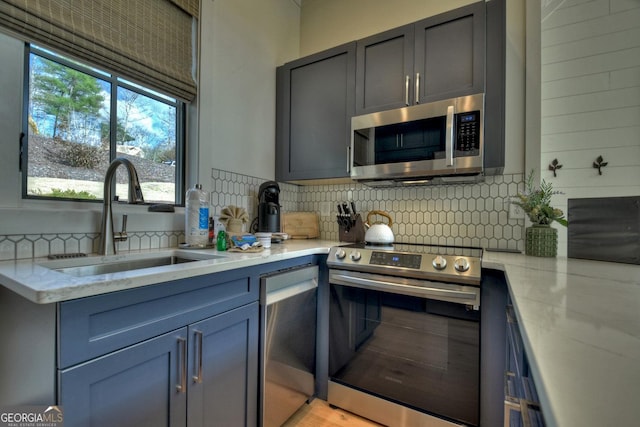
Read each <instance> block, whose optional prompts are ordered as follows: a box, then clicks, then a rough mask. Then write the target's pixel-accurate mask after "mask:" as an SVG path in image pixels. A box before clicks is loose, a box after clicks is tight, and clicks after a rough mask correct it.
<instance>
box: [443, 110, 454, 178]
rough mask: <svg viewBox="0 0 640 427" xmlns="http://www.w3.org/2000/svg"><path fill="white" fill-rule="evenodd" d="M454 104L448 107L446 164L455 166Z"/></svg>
mask: <svg viewBox="0 0 640 427" xmlns="http://www.w3.org/2000/svg"><path fill="white" fill-rule="evenodd" d="M454 114H455V108H454V107H453V105H449V106H448V107H447V130H446V136H445V166H453V148H454V147H453V131H454V129H453V115H454Z"/></svg>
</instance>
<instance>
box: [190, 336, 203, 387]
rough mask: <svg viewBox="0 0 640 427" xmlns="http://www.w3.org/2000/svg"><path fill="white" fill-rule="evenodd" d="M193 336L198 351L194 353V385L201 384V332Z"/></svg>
mask: <svg viewBox="0 0 640 427" xmlns="http://www.w3.org/2000/svg"><path fill="white" fill-rule="evenodd" d="M193 335H194V336H195V337H196V345H197V346H198V350H197V351H196V374H195V375H194V376H193V377H192V378H193V382H194V383H196V384H202V335H203V334H202V331H195V332H194V333H193Z"/></svg>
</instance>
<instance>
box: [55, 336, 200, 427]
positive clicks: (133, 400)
mask: <svg viewBox="0 0 640 427" xmlns="http://www.w3.org/2000/svg"><path fill="white" fill-rule="evenodd" d="M186 333H187V331H186V328H182V329H180V330H178V331H175V332H170V333H168V334H165V335H161V336H159V337H156V338H153V339H150V340H148V341H144V342H142V343H140V344H136V345H133V346H131V347H127V348H126V349H123V350H120V351H116V352H114V353H111V354H108V355H106V356H103V357H100V358H97V359H94V360H92V361H90V362H87V363H83V364H80V365H77V366H75V367H72V368H69V369H65V370H63V371H59V372H60V373H59V381H58V387H59V389H58V396H59V404H60V405H62V406H63V407H64V415H65V420H64V421H65V426H67V427H76V426H77V427H86V426H92V427H100V426H104V427H112V426H120V427H140V426H153V427H163V426H166V427H169V426H171V427H175V426H185V425H186V408H187V393H186V388H185V386H186V382H185V381H186V378H185V377H184V374H185V372H184V371H183V370H182V369H181V367H182V366H184V358H185V357H187V355H186V349H187V346H186V338H187V335H186ZM178 386H182V388H181V389H180V390H179V389H178Z"/></svg>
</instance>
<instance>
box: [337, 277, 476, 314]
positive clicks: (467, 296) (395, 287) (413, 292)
mask: <svg viewBox="0 0 640 427" xmlns="http://www.w3.org/2000/svg"><path fill="white" fill-rule="evenodd" d="M329 281H330V283H332V284H336V285H344V286H352V287H355V288H362V289H372V290H377V291H384V292H391V293H394V294H401V295H410V296H414V297H421V298H429V299H434V300H439V301H447V302H453V303H458V304H464V305H471V306H473V308H474V309H475V310H477V309H478V308H479V307H480V290H479V289H477V290H476V289H471V290H455V289H441V288H435V287H428V286H413V285H404V284H401V283H394V282H387V281H384V280H374V279H366V278H363V277H354V276H347V275H344V274H336V273H332V274H331V276H330V278H329ZM429 283H433V284H434V285H442V286H447V284H445V283H440V282H429Z"/></svg>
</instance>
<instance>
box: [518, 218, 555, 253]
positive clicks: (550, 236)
mask: <svg viewBox="0 0 640 427" xmlns="http://www.w3.org/2000/svg"><path fill="white" fill-rule="evenodd" d="M524 253H525V254H526V255H532V256H539V257H555V256H556V254H557V253H558V230H556V229H555V228H553V227H551V226H550V225H538V224H536V225H532V226H531V227H527V230H526V240H525V251H524Z"/></svg>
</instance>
